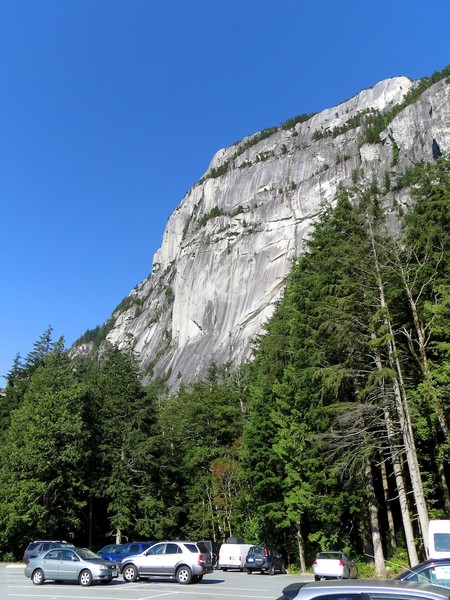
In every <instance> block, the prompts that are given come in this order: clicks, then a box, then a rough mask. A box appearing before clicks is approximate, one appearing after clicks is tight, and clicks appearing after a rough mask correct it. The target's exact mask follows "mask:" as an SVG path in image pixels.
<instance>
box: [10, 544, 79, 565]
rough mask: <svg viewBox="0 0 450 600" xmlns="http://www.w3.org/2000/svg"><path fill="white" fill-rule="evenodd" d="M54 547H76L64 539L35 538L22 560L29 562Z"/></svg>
mask: <svg viewBox="0 0 450 600" xmlns="http://www.w3.org/2000/svg"><path fill="white" fill-rule="evenodd" d="M53 548H75V546H74V545H73V544H69V542H65V541H63V540H34V541H33V542H30V543H29V544H28V546H27V547H26V550H25V552H24V553H23V558H22V560H23V562H24V563H27V562H28V561H29V559H30V558H34V557H36V556H39V554H44V553H45V552H48V551H49V550H53Z"/></svg>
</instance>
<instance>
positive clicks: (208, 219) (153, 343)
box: [72, 77, 450, 390]
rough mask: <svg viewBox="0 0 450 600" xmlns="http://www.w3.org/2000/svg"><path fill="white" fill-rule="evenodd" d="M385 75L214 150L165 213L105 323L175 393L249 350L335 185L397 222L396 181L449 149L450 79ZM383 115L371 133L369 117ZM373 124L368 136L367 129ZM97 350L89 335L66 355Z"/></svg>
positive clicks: (399, 195)
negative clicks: (376, 204)
mask: <svg viewBox="0 0 450 600" xmlns="http://www.w3.org/2000/svg"><path fill="white" fill-rule="evenodd" d="M418 89H420V85H419V82H414V81H411V80H410V79H408V78H406V77H395V78H392V79H387V80H385V81H382V82H380V83H378V84H377V85H375V86H374V87H373V88H370V89H366V90H363V91H361V92H360V93H359V94H358V95H356V96H355V97H354V98H351V99H350V100H347V101H345V102H343V103H342V104H340V105H338V106H334V107H332V108H329V109H327V110H324V111H322V112H320V113H318V114H315V115H313V116H307V115H305V116H302V117H298V118H294V119H291V120H289V121H287V122H286V123H284V124H283V125H282V126H280V127H277V128H271V129H268V130H265V131H263V132H259V133H257V134H255V135H253V136H249V137H247V138H245V139H244V140H242V141H241V142H239V143H237V144H235V145H233V146H231V147H229V148H225V149H222V150H219V151H218V152H217V153H216V155H215V156H214V157H213V159H212V161H211V163H210V165H209V168H208V170H207V171H206V173H205V174H204V176H203V177H202V178H201V179H200V181H199V182H198V183H197V184H196V185H194V186H193V187H192V188H191V189H190V190H189V191H188V193H187V194H186V196H185V197H184V198H183V199H182V200H181V203H180V204H179V206H178V207H177V208H176V210H175V211H174V212H173V214H172V215H171V216H170V218H169V220H168V223H167V226H166V229H165V232H164V236H163V240H162V244H161V247H160V248H159V250H158V251H157V252H156V253H155V255H154V259H153V268H152V271H151V274H150V275H149V276H148V277H146V278H145V279H144V280H143V281H142V283H141V284H139V285H138V286H137V287H136V288H135V289H133V290H132V291H131V292H130V294H129V296H128V297H127V298H125V299H124V301H123V302H122V303H121V304H120V305H119V307H118V308H117V309H116V310H115V311H114V313H113V315H112V316H111V317H110V319H109V320H108V321H107V322H106V323H105V325H104V326H103V327H102V328H101V331H102V332H103V334H104V341H103V343H104V342H105V341H106V342H110V343H114V344H117V345H118V346H119V347H120V348H126V347H128V348H130V347H131V348H132V349H133V350H134V351H135V352H136V353H137V356H138V357H139V362H140V365H141V368H142V372H143V374H144V376H145V377H146V378H149V377H150V378H151V377H156V376H162V375H166V376H168V379H167V382H168V385H169V388H170V389H171V390H174V389H176V387H177V386H178V385H179V384H180V383H187V382H191V381H194V380H195V379H197V378H199V377H202V376H203V375H204V374H205V372H206V370H207V368H208V366H209V365H210V364H211V362H214V363H216V364H223V363H231V364H233V365H237V364H239V363H240V362H241V361H243V360H246V359H249V358H251V352H252V341H253V340H254V338H255V336H256V335H257V334H258V333H259V332H261V330H262V325H263V323H264V322H265V321H266V320H267V319H268V318H269V317H270V316H271V314H272V312H273V310H274V304H275V302H276V301H277V299H279V297H280V294H281V293H282V291H283V286H284V283H285V278H286V275H287V274H288V272H289V270H290V267H291V264H292V261H293V259H295V257H296V256H297V255H298V254H299V253H300V252H301V251H302V247H303V244H304V241H305V239H306V238H307V236H308V232H309V231H310V228H311V225H312V223H313V222H314V219H315V218H316V217H317V215H318V214H320V211H321V210H323V208H324V206H327V205H329V204H330V203H333V201H334V199H335V198H336V194H337V192H338V190H339V188H341V187H351V186H353V185H354V184H355V183H356V182H357V183H358V185H359V186H361V187H364V186H369V185H372V184H373V182H375V183H376V184H377V185H378V187H379V189H382V190H384V191H383V197H384V199H385V202H386V207H387V208H388V211H389V213H390V218H391V222H392V224H393V227H394V226H395V223H396V222H397V220H398V214H399V212H398V211H399V208H401V207H405V206H407V205H408V202H409V194H408V190H407V189H405V188H404V189H396V187H395V185H392V183H393V182H395V181H396V179H398V177H399V175H400V174H402V173H403V172H404V171H405V170H406V169H408V168H409V167H411V166H412V165H414V164H415V163H417V162H418V161H421V160H424V161H433V160H436V159H437V158H438V157H439V156H440V155H441V154H442V153H446V152H449V150H450V102H449V96H450V84H449V83H447V82H446V80H445V79H441V80H439V81H437V82H436V83H434V84H432V85H429V86H428V87H427V88H426V89H425V90H424V91H423V92H421V93H420V94H417V97H415V98H414V101H412V102H407V101H406V100H407V99H408V98H410V97H411V95H412V94H413V92H414V91H415V90H418ZM383 115H390V117H389V119H388V124H387V125H386V127H384V129H382V130H381V132H380V131H377V132H376V135H375V139H373V131H374V129H373V127H372V129H371V124H373V123H375V122H376V121H377V118H378V117H380V116H383ZM370 132H372V138H371V137H370V135H368V134H369V133H370ZM92 350H93V343H92V341H89V336H87V337H86V336H84V337H83V338H81V339H80V342H79V343H77V344H76V346H75V347H74V349H73V350H72V351H73V353H80V352H82V353H85V352H89V351H92Z"/></svg>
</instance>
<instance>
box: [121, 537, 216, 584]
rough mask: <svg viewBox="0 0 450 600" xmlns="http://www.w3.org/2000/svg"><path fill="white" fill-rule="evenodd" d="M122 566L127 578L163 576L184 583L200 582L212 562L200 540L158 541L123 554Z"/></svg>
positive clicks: (123, 574)
mask: <svg viewBox="0 0 450 600" xmlns="http://www.w3.org/2000/svg"><path fill="white" fill-rule="evenodd" d="M121 570H122V577H123V579H124V581H127V582H130V581H136V579H149V578H151V577H164V578H169V579H176V580H177V581H178V583H184V584H186V583H199V582H200V581H201V580H202V579H203V575H204V574H205V573H212V572H213V563H212V557H211V553H210V552H209V550H208V548H207V547H206V546H205V544H203V543H202V542H161V543H159V544H154V545H153V546H151V547H150V548H148V549H147V550H145V551H144V552H142V553H141V554H135V555H134V556H127V558H124V559H123V561H122V565H121Z"/></svg>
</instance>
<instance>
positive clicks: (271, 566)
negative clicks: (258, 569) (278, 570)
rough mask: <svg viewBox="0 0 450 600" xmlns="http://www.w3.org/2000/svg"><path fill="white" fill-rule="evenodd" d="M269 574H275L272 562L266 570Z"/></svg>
mask: <svg viewBox="0 0 450 600" xmlns="http://www.w3.org/2000/svg"><path fill="white" fill-rule="evenodd" d="M268 573H269V575H275V565H274V563H272V564H271V565H270V567H269V570H268Z"/></svg>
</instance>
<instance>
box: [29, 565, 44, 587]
mask: <svg viewBox="0 0 450 600" xmlns="http://www.w3.org/2000/svg"><path fill="white" fill-rule="evenodd" d="M31 581H32V582H33V583H34V585H42V584H43V583H44V581H45V578H44V571H43V570H42V569H36V571H34V572H33V575H32V576H31Z"/></svg>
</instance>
